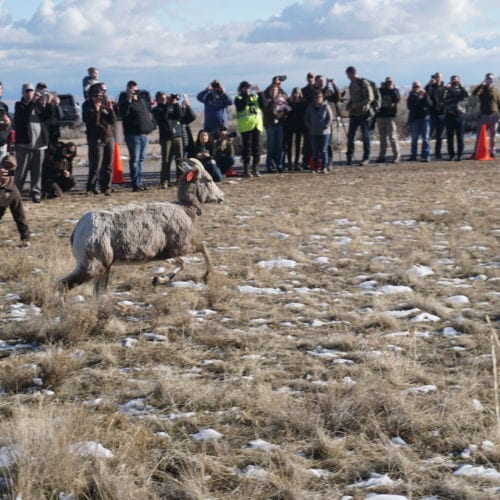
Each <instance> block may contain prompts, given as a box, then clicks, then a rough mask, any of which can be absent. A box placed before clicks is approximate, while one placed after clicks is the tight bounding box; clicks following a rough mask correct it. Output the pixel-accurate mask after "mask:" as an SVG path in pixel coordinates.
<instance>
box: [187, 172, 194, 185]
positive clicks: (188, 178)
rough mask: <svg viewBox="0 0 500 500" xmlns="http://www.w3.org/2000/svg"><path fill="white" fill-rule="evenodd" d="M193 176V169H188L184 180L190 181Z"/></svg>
mask: <svg viewBox="0 0 500 500" xmlns="http://www.w3.org/2000/svg"><path fill="white" fill-rule="evenodd" d="M193 178H194V170H190V171H189V172H188V173H187V174H186V180H187V181H188V182H191V181H192V180H193Z"/></svg>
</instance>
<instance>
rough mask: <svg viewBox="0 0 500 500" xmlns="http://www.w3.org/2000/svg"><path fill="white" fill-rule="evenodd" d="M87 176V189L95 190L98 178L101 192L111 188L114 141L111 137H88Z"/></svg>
mask: <svg viewBox="0 0 500 500" xmlns="http://www.w3.org/2000/svg"><path fill="white" fill-rule="evenodd" d="M87 142H88V155H89V176H88V179H87V191H95V190H96V186H97V181H98V180H99V184H100V188H101V192H102V193H105V192H106V191H108V190H109V189H110V188H111V171H112V163H111V162H112V161H113V150H114V145H115V141H114V139H113V138H112V137H109V138H107V139H106V140H105V141H101V140H99V139H88V141H87Z"/></svg>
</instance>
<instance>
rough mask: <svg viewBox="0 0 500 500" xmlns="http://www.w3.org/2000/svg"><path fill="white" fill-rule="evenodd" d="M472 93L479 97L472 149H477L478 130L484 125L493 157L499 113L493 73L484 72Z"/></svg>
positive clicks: (499, 99)
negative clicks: (482, 78)
mask: <svg viewBox="0 0 500 500" xmlns="http://www.w3.org/2000/svg"><path fill="white" fill-rule="evenodd" d="M472 95H475V96H477V97H478V98H479V107H480V109H479V121H478V124H477V137H476V145H475V147H474V151H476V149H477V143H478V140H479V132H480V131H481V127H482V126H483V125H486V128H487V130H488V131H489V135H490V145H489V152H490V156H491V157H492V158H494V157H495V134H496V131H497V125H498V118H499V113H500V93H499V91H498V90H497V89H496V88H495V85H494V81H493V73H486V76H485V77H484V80H483V82H481V83H480V84H479V85H478V86H477V87H476V88H475V89H474V90H473V91H472Z"/></svg>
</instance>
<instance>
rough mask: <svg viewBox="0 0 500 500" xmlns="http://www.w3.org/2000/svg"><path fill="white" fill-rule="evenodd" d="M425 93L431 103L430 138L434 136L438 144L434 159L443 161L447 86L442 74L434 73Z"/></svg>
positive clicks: (435, 146) (436, 144)
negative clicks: (442, 147)
mask: <svg viewBox="0 0 500 500" xmlns="http://www.w3.org/2000/svg"><path fill="white" fill-rule="evenodd" d="M425 91H426V92H427V95H428V96H429V100H430V102H431V106H430V109H429V111H430V119H431V131H430V137H432V136H434V138H435V139H436V142H435V144H434V158H435V159H436V160H440V159H441V144H442V141H443V131H444V93H445V86H444V82H443V74H442V73H434V74H433V75H431V79H430V80H429V83H428V84H427V85H426V86H425Z"/></svg>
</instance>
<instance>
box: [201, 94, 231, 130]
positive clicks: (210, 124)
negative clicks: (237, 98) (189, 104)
mask: <svg viewBox="0 0 500 500" xmlns="http://www.w3.org/2000/svg"><path fill="white" fill-rule="evenodd" d="M196 98H197V99H198V101H200V102H202V103H203V104H204V105H205V123H204V125H203V128H204V129H205V130H208V131H209V132H215V131H216V130H218V129H219V127H220V126H221V125H224V126H225V127H227V125H228V117H227V107H228V106H231V104H233V100H232V99H231V98H230V97H229V96H228V95H227V94H225V93H221V92H216V91H214V90H208V89H205V90H202V91H201V92H200V93H199V94H198V95H197V96H196Z"/></svg>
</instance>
